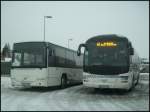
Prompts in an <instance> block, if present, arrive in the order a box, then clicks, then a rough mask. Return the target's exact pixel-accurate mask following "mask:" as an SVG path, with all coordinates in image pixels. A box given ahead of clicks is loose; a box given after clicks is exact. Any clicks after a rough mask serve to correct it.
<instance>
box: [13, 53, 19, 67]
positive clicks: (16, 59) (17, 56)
mask: <svg viewBox="0 0 150 112" xmlns="http://www.w3.org/2000/svg"><path fill="white" fill-rule="evenodd" d="M13 58H14V59H13V63H12V66H20V65H21V53H17V52H16V53H14V57H13Z"/></svg>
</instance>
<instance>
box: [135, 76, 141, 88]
mask: <svg viewBox="0 0 150 112" xmlns="http://www.w3.org/2000/svg"><path fill="white" fill-rule="evenodd" d="M139 76H140V75H138V78H137V81H136V83H135V86H136V85H137V84H138V83H139V78H140V77H139Z"/></svg>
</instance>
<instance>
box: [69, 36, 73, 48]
mask: <svg viewBox="0 0 150 112" xmlns="http://www.w3.org/2000/svg"><path fill="white" fill-rule="evenodd" d="M72 40H73V39H72V38H70V39H68V49H69V41H72Z"/></svg>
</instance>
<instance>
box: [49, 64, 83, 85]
mask: <svg viewBox="0 0 150 112" xmlns="http://www.w3.org/2000/svg"><path fill="white" fill-rule="evenodd" d="M82 73H83V72H82V69H77V68H63V67H49V73H48V86H59V85H60V84H61V77H62V75H63V74H66V75H67V80H68V81H69V82H72V81H73V82H82Z"/></svg>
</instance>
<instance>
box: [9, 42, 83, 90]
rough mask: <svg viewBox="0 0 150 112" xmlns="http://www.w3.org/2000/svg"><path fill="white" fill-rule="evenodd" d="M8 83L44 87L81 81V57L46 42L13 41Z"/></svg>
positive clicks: (71, 51) (19, 85)
mask: <svg viewBox="0 0 150 112" xmlns="http://www.w3.org/2000/svg"><path fill="white" fill-rule="evenodd" d="M12 54H13V55H12V64H11V84H12V86H14V87H40V86H41V87H48V86H59V85H60V86H61V88H65V87H66V86H67V84H69V83H82V78H83V69H82V64H83V62H82V59H83V57H82V56H80V57H78V56H77V53H76V51H73V50H71V49H68V48H64V47H61V46H58V45H55V44H52V43H49V42H20V43H14V45H13V53H12Z"/></svg>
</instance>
